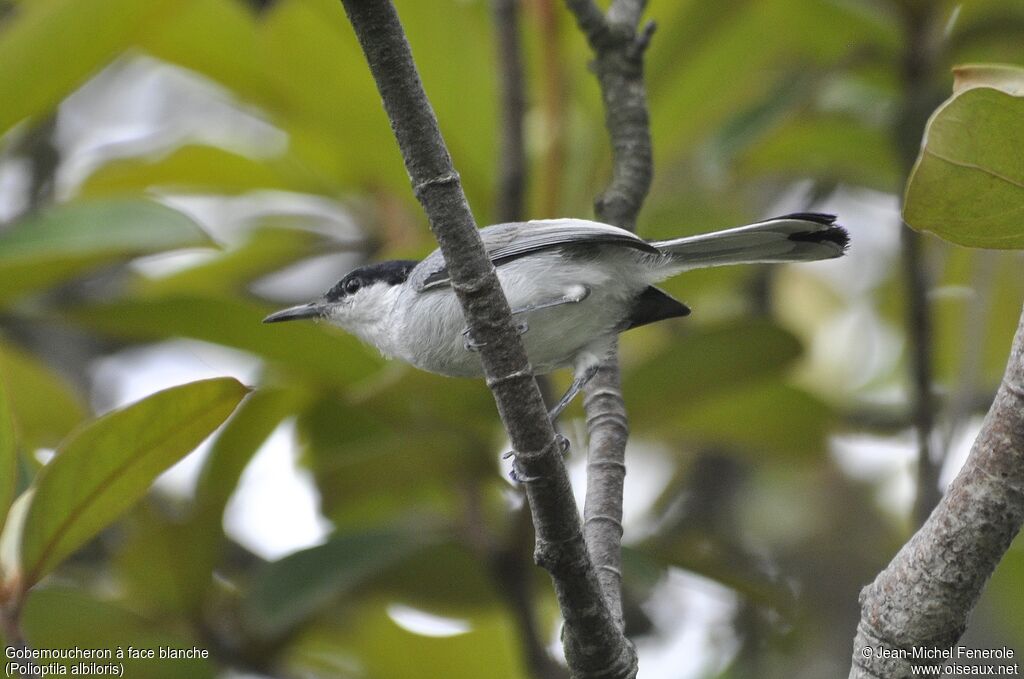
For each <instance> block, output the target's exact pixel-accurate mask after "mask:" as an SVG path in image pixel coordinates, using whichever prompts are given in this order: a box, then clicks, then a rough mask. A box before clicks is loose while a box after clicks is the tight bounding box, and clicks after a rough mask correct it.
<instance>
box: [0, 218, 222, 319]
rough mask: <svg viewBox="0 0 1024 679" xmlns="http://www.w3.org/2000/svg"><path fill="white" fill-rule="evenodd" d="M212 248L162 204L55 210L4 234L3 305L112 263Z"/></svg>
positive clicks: (0, 242)
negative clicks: (207, 247) (184, 250)
mask: <svg viewBox="0 0 1024 679" xmlns="http://www.w3.org/2000/svg"><path fill="white" fill-rule="evenodd" d="M210 244H211V241H210V239H209V237H208V236H207V235H206V234H205V233H204V232H203V231H202V230H201V229H200V228H199V227H198V226H197V225H196V223H195V222H193V221H192V220H191V219H190V218H188V217H186V216H185V215H184V214H182V213H180V212H178V211H177V210H172V209H171V208H169V207H165V206H163V205H160V204H159V203H153V202H150V201H145V200H107V201H90V202H81V203H70V204H65V205H59V206H55V207H51V208H49V209H47V210H44V211H42V212H38V213H34V214H31V215H29V216H28V217H26V218H25V219H23V220H21V221H20V222H18V223H17V224H16V225H15V226H14V227H13V228H11V229H9V230H7V231H5V232H4V233H3V234H2V235H0V303H3V302H4V301H8V300H10V299H12V298H14V297H16V296H17V295H20V294H22V293H25V292H29V291H32V290H36V289H40V288H45V287H48V286H50V285H53V284H55V283H57V282H60V281H62V280H67V279H69V278H71V277H73V276H76V275H79V274H81V273H83V272H84V271H87V270H88V269H91V268H94V267H96V266H98V265H100V264H104V263H107V262H111V261H117V260H122V259H126V258H129V257H134V256H137V255H144V254H150V253H155V252H163V251H165V250H173V249H176V248H184V247H193V246H206V245H210Z"/></svg>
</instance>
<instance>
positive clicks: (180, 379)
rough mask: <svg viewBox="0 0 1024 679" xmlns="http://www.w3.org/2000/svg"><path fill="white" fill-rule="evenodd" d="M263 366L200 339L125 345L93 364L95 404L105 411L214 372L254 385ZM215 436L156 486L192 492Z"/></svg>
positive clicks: (183, 494)
mask: <svg viewBox="0 0 1024 679" xmlns="http://www.w3.org/2000/svg"><path fill="white" fill-rule="evenodd" d="M259 369H260V362H259V361H258V360H257V359H255V358H253V357H252V356H250V355H249V354H246V353H243V352H241V351H235V350H234V349H228V348H227V347H222V346H218V345H216V344H208V343H206V342H200V341H198V340H170V341H167V342H161V343H159V344H153V345H148V346H146V347H141V348H132V349H126V350H124V351H120V352H118V353H116V354H113V355H111V356H108V357H105V358H103V359H100V360H99V361H97V362H96V363H95V364H94V365H93V369H92V372H93V393H92V398H91V401H92V406H93V408H94V409H95V411H96V413H97V414H98V415H102V414H103V413H106V412H108V411H110V410H113V409H115V408H121V407H124V406H126V405H128V404H130V403H135V402H136V401H138V400H140V399H143V398H145V397H147V396H150V395H151V394H154V393H156V392H157V391H160V390H162V389H168V388H170V387H174V386H177V385H180V384H186V383H188V382H195V381H196V380H204V379H210V378H214V377H234V378H236V379H237V380H238V381H240V382H241V383H242V384H252V383H254V382H255V380H256V377H257V375H258V373H259ZM211 440H212V437H211V438H210V439H207V440H206V441H204V442H203V443H202V444H201V445H200V446H199V447H198V448H196V449H195V450H194V451H193V452H192V453H190V454H189V455H187V456H186V457H185V458H183V459H182V460H181V461H180V462H178V463H177V464H176V465H174V466H173V467H171V468H170V469H168V470H167V471H165V472H164V473H163V474H161V475H160V477H159V478H157V480H156V484H155V485H156V487H157V488H159V489H160V490H161V491H163V492H166V493H169V494H171V495H175V496H177V497H191V496H192V494H193V492H194V491H195V484H196V479H197V477H198V475H199V470H200V468H201V467H202V464H203V460H204V459H205V458H206V455H207V453H208V452H209V447H210V441H211Z"/></svg>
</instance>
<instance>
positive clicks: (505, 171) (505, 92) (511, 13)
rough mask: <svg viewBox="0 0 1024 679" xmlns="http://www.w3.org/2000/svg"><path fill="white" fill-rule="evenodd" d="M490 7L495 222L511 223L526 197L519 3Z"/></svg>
mask: <svg viewBox="0 0 1024 679" xmlns="http://www.w3.org/2000/svg"><path fill="white" fill-rule="evenodd" d="M493 7H494V27H495V32H496V34H497V38H498V69H499V74H498V75H499V78H498V79H499V82H500V86H501V106H500V107H499V108H500V109H501V155H500V160H499V163H498V190H497V196H496V203H497V207H496V208H495V216H496V217H497V218H496V220H495V221H496V222H499V223H500V222H515V221H519V220H521V219H522V218H523V204H524V201H525V197H526V144H525V143H524V137H523V132H524V124H523V120H524V117H525V115H526V93H525V87H524V84H523V59H522V50H520V48H519V0H493Z"/></svg>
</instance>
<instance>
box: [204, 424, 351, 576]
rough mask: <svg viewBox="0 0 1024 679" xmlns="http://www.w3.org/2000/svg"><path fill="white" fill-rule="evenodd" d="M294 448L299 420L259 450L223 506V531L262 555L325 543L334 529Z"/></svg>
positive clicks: (277, 554)
mask: <svg viewBox="0 0 1024 679" xmlns="http://www.w3.org/2000/svg"><path fill="white" fill-rule="evenodd" d="M296 451H297V445H296V441H295V423H294V422H293V421H291V420H287V421H285V422H283V423H282V424H281V425H280V426H279V427H278V428H277V429H276V430H275V431H274V433H273V434H271V435H270V437H269V438H268V439H267V440H266V441H265V442H264V443H263V445H262V446H261V447H260V449H259V450H257V451H256V454H255V455H254V456H253V459H252V460H251V461H250V462H249V466H248V467H246V468H245V472H243V473H242V478H241V480H240V481H239V484H238V489H237V490H236V491H235V494H234V495H233V496H232V497H231V500H230V501H229V502H228V506H227V508H226V509H225V510H224V531H225V532H226V533H227V534H228V535H229V536H230V537H231V538H232V539H233V540H235V541H236V542H238V543H239V544H241V545H242V546H243V547H245V548H247V549H249V550H251V551H252V552H254V553H256V554H258V555H259V556H261V557H263V558H264V559H269V560H274V559H280V558H282V557H284V556H287V555H288V554H291V553H292V552H296V551H298V550H300V549H306V548H307V547H313V546H315V545H319V544H322V543H323V542H324V540H325V539H326V538H327V535H328V534H329V533H330V532H331V530H332V526H331V524H330V522H329V521H327V519H325V518H324V517H323V516H321V514H320V495H319V492H318V491H317V488H316V484H315V483H314V482H313V477H312V474H310V473H309V472H308V471H307V470H305V469H301V468H299V467H298V465H297V464H296Z"/></svg>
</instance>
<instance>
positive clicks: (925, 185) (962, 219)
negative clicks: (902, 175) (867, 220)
mask: <svg viewBox="0 0 1024 679" xmlns="http://www.w3.org/2000/svg"><path fill="white" fill-rule="evenodd" d="M1022 119H1024V97H1015V96H1012V95H1009V94H1007V93H1005V92H1003V91H1000V90H996V89H992V88H989V87H972V88H969V89H967V90H965V91H963V92H962V93H961V94H958V95H956V96H954V97H953V98H952V99H950V100H949V101H948V102H946V103H945V104H944V105H943V106H942V107H941V108H939V110H938V111H936V112H935V114H934V115H933V116H932V118H931V120H930V121H929V122H928V129H927V131H926V132H925V143H924V146H923V147H922V149H921V155H920V156H919V157H918V160H917V164H916V165H915V166H914V170H913V173H912V174H911V176H910V181H909V183H908V185H907V194H906V199H905V204H904V208H903V218H904V219H905V220H906V222H907V223H908V224H910V225H911V226H912V227H914V228H915V229H917V230H918V231H928V232H932V233H934V234H936V235H937V236H940V237H941V238H944V239H946V240H948V241H952V242H954V243H957V244H959V245H966V246H968V247H979V248H1024V166H1022V165H1021V163H1020V159H1021V158H1022V157H1024V126H1021V124H1020V121H1021V120H1022Z"/></svg>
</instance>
